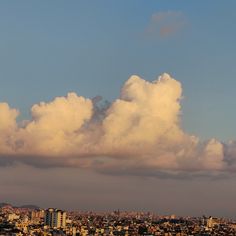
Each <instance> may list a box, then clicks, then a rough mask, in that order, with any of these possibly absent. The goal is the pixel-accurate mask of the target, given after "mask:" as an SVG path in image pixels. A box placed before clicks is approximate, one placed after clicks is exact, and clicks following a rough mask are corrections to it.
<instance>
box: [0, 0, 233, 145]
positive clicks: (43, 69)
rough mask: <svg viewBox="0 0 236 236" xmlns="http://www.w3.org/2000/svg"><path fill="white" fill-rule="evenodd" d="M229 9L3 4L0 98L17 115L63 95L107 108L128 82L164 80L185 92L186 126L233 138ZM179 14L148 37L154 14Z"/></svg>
mask: <svg viewBox="0 0 236 236" xmlns="http://www.w3.org/2000/svg"><path fill="white" fill-rule="evenodd" d="M235 5H236V3H235V2H234V1H227V2H226V3H224V4H222V2H221V1H205V2H204V4H203V3H201V2H199V1H195V2H186V1H176V2H174V3H173V1H156V0H155V1H149V2H148V3H147V2H146V1H128V2H127V1H119V2H118V1H117V2H115V1H96V2H90V1H71V2H69V3H67V2H65V1H50V2H47V1H40V2H30V1H23V2H22V1H21V2H17V1H15V2H14V1H13V2H8V1H4V2H1V3H0V29H1V38H0V50H1V53H0V82H1V88H0V100H1V101H7V102H9V103H10V105H11V106H13V107H16V108H19V109H20V111H21V113H22V118H25V117H27V116H28V113H29V109H30V107H31V105H32V104H34V103H38V102H40V101H48V100H51V99H52V98H54V97H55V96H63V95H65V94H66V93H67V92H69V91H75V92H77V93H78V94H80V95H84V96H87V97H93V96H96V95H102V96H103V97H104V99H108V100H112V99H114V98H116V97H117V96H118V95H119V89H120V87H121V86H122V84H123V82H124V81H125V80H127V79H128V77H129V76H130V75H132V74H138V75H140V76H142V77H144V78H145V79H147V80H153V79H155V78H156V77H157V76H158V75H159V74H161V73H163V72H168V73H170V74H171V75H172V76H173V77H174V78H176V79H177V80H179V81H181V83H182V86H183V94H184V100H183V101H182V104H183V108H182V109H183V127H184V128H185V129H186V130H187V131H188V132H190V133H194V134H196V135H199V136H200V137H203V138H209V137H212V136H214V137H217V138H219V139H221V140H227V139H231V138H234V137H235V134H236V128H235V125H234V119H235V115H236V113H235V109H234V106H235V105H236V104H235V94H234V88H235V85H236V82H235V79H234V75H235V74H236V67H235V59H236V56H235V50H234V49H235V43H234V42H235V37H236V32H235V31H236V29H235V27H234V22H235V20H236V14H235V12H234V9H235ZM166 11H173V12H181V14H182V15H183V16H184V18H185V21H186V26H184V27H183V28H182V29H181V30H179V32H175V33H173V34H171V35H169V36H167V37H164V38H161V37H159V36H158V35H151V36H148V37H146V35H145V34H146V29H147V27H148V26H149V24H150V21H151V16H152V15H153V14H156V13H158V12H166Z"/></svg>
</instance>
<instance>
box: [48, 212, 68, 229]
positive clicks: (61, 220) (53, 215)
mask: <svg viewBox="0 0 236 236" xmlns="http://www.w3.org/2000/svg"><path fill="white" fill-rule="evenodd" d="M44 223H45V225H47V226H49V227H50V228H65V227H66V212H65V211H62V210H58V209H54V208H48V209H47V210H46V211H45V217H44Z"/></svg>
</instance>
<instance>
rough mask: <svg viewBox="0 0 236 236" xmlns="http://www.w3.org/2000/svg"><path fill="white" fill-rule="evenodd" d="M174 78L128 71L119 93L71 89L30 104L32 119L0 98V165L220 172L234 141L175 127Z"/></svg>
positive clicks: (233, 154) (230, 159)
mask: <svg viewBox="0 0 236 236" xmlns="http://www.w3.org/2000/svg"><path fill="white" fill-rule="evenodd" d="M181 99H182V86H181V83H180V82H179V81H177V80H175V79H173V78H172V77H171V76H170V75H169V74H166V73H165V74H162V75H161V76H159V78H158V79H156V80H154V81H152V82H149V81H146V80H144V79H142V78H140V77H139V76H137V75H133V76H131V77H130V78H129V79H128V80H127V81H126V82H125V84H124V86H123V87H122V89H121V94H120V97H119V98H118V99H116V100H115V101H114V102H112V103H108V102H105V103H102V102H101V100H102V98H101V97H99V96H97V97H95V98H93V99H87V98H84V97H81V96H78V95H77V94H75V93H68V94H67V96H66V97H57V98H55V99H54V100H53V101H51V102H48V103H45V102H41V103H39V104H35V105H33V107H32V108H31V116H32V118H31V120H28V121H24V122H23V125H22V124H19V123H17V122H16V118H17V115H18V114H19V112H18V111H17V110H16V109H12V108H10V107H9V105H8V104H7V103H0V165H9V164H11V163H14V162H22V163H26V164H29V165H33V166H37V167H54V166H61V167H63V166H69V167H77V168H84V169H92V170H95V171H98V172H102V173H107V174H114V175H119V174H127V175H129V174H130V175H144V176H156V177H159V178H161V177H162V178H164V177H168V176H172V177H175V178H176V177H177V176H178V177H180V178H182V176H185V175H186V174H187V175H189V176H205V175H211V176H216V175H218V176H220V175H222V174H223V175H227V174H230V173H232V172H234V171H235V170H236V162H235V160H236V142H235V141H231V142H229V143H227V144H225V143H222V142H220V141H218V140H216V139H214V138H212V139H210V140H208V141H201V140H199V138H198V137H196V136H194V135H190V134H188V133H186V132H184V130H183V129H182V128H181Z"/></svg>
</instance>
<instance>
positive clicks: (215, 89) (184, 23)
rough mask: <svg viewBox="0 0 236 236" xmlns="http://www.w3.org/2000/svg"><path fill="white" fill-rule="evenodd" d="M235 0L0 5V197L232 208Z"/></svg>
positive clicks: (169, 208)
mask: <svg viewBox="0 0 236 236" xmlns="http://www.w3.org/2000/svg"><path fill="white" fill-rule="evenodd" d="M235 6H236V4H235V2H233V1H228V2H227V4H222V3H221V2H220V1H215V2H214V4H212V2H211V1H206V2H205V3H204V4H202V3H199V2H192V3H186V2H184V1H178V3H177V2H175V3H173V2H171V1H165V2H162V1H154V0H153V1H150V2H149V3H144V1H130V2H128V3H126V2H125V1H120V2H119V3H118V2H116V3H115V2H109V1H105V0H104V1H101V2H94V3H87V2H83V1H72V2H71V3H70V4H68V3H65V2H62V1H52V2H50V3H47V2H46V1H42V2H40V3H32V2H26V1H23V2H21V3H19V2H17V1H14V3H13V4H10V3H7V2H3V3H0V30H1V32H2V37H1V38H0V49H1V54H0V65H1V70H0V81H1V87H0V189H2V191H1V196H0V202H14V203H16V204H19V205H21V204H25V203H36V204H39V205H40V206H44V207H51V206H52V203H54V204H56V205H57V206H60V208H65V209H72V208H75V206H76V208H78V209H81V207H82V210H95V211H96V210H99V211H100V210H101V211H103V210H104V211H106V210H112V209H121V210H137V211H140V210H141V211H154V212H158V213H160V214H163V215H165V214H166V215H167V214H171V213H174V214H177V215H185V216H186V215H204V214H205V215H217V216H226V217H235V215H236V207H234V199H235V197H236V190H235V189H234V185H235V181H236V179H235V177H236V176H235V171H236V128H235V116H236V109H235V105H236V104H235V92H234V90H235V86H236V82H235V79H234V74H235V73H236V67H235V65H234V62H235V59H236V58H235V46H234V41H235V37H236V31H235V27H234V26H233V22H235V20H236V14H235V12H234V7H235ZM199 12H200V13H201V14H198V13H199ZM34 200H35V201H34ZM52 207H54V206H52Z"/></svg>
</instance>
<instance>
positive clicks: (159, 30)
mask: <svg viewBox="0 0 236 236" xmlns="http://www.w3.org/2000/svg"><path fill="white" fill-rule="evenodd" d="M186 25H187V20H186V18H185V16H184V14H183V13H182V12H178V11H163V12H156V13H154V14H153V15H152V16H151V19H150V22H149V25H148V27H147V29H146V34H147V35H149V36H154V37H162V38H164V37H168V36H171V35H174V34H176V33H177V32H179V31H181V30H182V29H183V28H184V27H185V26H186Z"/></svg>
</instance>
